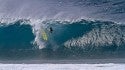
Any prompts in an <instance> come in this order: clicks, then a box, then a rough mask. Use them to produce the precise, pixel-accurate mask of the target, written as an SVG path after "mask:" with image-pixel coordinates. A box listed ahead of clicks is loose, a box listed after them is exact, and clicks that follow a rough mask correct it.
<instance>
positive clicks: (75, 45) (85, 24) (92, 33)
mask: <svg viewBox="0 0 125 70" xmlns="http://www.w3.org/2000/svg"><path fill="white" fill-rule="evenodd" d="M50 27H52V28H53V32H52V33H51V32H50V31H49V28H50ZM43 30H44V31H45V33H46V35H47V38H48V39H47V40H44V39H43V38H42V31H43ZM124 46H125V25H123V24H117V23H115V22H110V21H101V20H95V21H92V20H84V19H80V20H75V21H60V20H35V19H34V20H33V19H18V20H14V19H9V20H5V19H2V20H1V23H0V52H1V53H0V56H1V57H0V58H17V59H19V58H20V59H21V58H31V57H32V59H33V58H37V59H38V58H39V59H42V58H50V57H51V58H69V57H74V58H79V57H80V58H81V57H82V58H83V57H84V58H85V57H93V58H94V57H96V58H97V56H96V55H100V57H102V56H105V55H106V56H108V57H109V55H112V56H113V55H114V56H115V57H118V56H120V55H124V51H125V47H124ZM10 53H11V54H10ZM15 53H16V54H15ZM102 54H103V55H102ZM25 56H27V57H25ZM76 56H77V57H76ZM98 57H99V56H98ZM122 57H123V56H122ZM102 58H103V57H102Z"/></svg>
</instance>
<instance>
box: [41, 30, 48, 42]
mask: <svg viewBox="0 0 125 70" xmlns="http://www.w3.org/2000/svg"><path fill="white" fill-rule="evenodd" d="M41 34H42V39H43V40H44V41H47V40H48V37H47V33H46V32H45V31H44V30H42V33H41Z"/></svg>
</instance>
